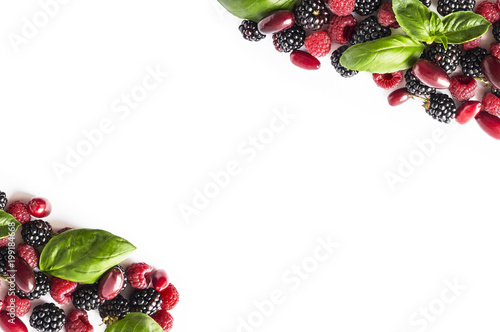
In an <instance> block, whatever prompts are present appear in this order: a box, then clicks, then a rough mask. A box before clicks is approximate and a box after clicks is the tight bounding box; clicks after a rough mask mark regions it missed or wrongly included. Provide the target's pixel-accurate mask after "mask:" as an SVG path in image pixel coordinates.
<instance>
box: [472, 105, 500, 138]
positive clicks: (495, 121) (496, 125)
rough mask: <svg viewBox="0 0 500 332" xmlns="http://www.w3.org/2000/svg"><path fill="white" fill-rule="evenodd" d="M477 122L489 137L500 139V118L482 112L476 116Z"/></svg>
mask: <svg viewBox="0 0 500 332" xmlns="http://www.w3.org/2000/svg"><path fill="white" fill-rule="evenodd" d="M476 121H477V123H478V124H479V127H481V129H483V130H484V131H485V132H486V133H487V134H488V135H490V136H491V137H493V138H495V139H500V118H499V117H498V116H495V115H492V114H490V113H488V112H486V111H481V112H479V113H478V115H476Z"/></svg>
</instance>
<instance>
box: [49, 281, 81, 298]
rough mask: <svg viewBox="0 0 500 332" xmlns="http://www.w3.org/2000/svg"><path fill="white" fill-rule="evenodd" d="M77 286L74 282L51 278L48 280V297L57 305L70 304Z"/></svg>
mask: <svg viewBox="0 0 500 332" xmlns="http://www.w3.org/2000/svg"><path fill="white" fill-rule="evenodd" d="M77 286H78V284H77V283H76V282H73V281H69V280H64V279H61V278H57V277H52V279H51V280H50V296H52V298H53V299H54V301H56V302H57V303H59V304H68V303H70V302H71V298H72V296H73V293H74V292H75V290H76V287H77Z"/></svg>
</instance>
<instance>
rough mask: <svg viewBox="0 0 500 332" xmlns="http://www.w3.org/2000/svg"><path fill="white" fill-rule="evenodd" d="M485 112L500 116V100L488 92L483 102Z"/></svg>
mask: <svg viewBox="0 0 500 332" xmlns="http://www.w3.org/2000/svg"><path fill="white" fill-rule="evenodd" d="M481 103H482V104H483V110H485V111H486V112H488V113H490V114H491V115H496V116H500V98H499V97H497V96H495V95H494V94H493V93H491V92H488V93H486V94H485V95H484V97H483V100H482V101H481Z"/></svg>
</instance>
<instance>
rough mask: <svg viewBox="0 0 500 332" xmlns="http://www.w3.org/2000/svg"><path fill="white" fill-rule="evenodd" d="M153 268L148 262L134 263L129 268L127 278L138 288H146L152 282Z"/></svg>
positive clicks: (131, 284)
mask: <svg viewBox="0 0 500 332" xmlns="http://www.w3.org/2000/svg"><path fill="white" fill-rule="evenodd" d="M151 271H153V268H152V267H151V266H149V265H148V264H146V263H133V264H131V265H130V266H129V267H128V268H127V279H128V282H129V283H130V286H132V287H134V288H136V289H145V288H148V287H149V283H150V282H151Z"/></svg>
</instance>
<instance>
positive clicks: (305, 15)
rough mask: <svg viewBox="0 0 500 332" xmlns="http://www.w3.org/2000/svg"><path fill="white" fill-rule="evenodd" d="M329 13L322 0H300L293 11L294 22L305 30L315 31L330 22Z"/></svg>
mask: <svg viewBox="0 0 500 332" xmlns="http://www.w3.org/2000/svg"><path fill="white" fill-rule="evenodd" d="M330 15H331V14H330V11H328V8H327V7H326V5H325V3H324V2H323V0H302V2H301V4H300V5H299V6H297V8H296V9H295V21H296V22H297V24H299V25H300V26H301V27H303V28H304V29H307V30H312V31H316V30H319V29H321V27H323V25H325V24H327V23H328V21H329V20H330Z"/></svg>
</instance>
